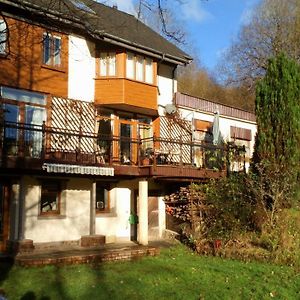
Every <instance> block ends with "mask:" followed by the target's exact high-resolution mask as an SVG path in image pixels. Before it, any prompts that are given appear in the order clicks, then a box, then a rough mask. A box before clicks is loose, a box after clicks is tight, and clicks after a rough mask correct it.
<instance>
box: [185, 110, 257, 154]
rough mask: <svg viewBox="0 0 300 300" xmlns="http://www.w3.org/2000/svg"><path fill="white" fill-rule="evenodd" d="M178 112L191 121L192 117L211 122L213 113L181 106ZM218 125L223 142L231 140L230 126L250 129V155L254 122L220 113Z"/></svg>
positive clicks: (252, 146)
mask: <svg viewBox="0 0 300 300" xmlns="http://www.w3.org/2000/svg"><path fill="white" fill-rule="evenodd" d="M180 112H181V115H182V117H183V118H185V119H187V120H190V121H192V119H193V118H194V119H198V120H203V121H209V122H213V120H214V114H212V113H204V112H197V111H192V110H189V109H183V108H180ZM219 126H220V131H221V134H222V138H223V140H224V141H225V142H229V141H231V140H232V139H231V137H230V126H234V127H240V128H244V129H250V130H251V142H250V153H251V155H252V153H253V148H254V141H255V135H256V131H257V127H256V123H254V122H251V121H246V120H241V119H235V118H231V117H227V116H223V115H220V118H219Z"/></svg>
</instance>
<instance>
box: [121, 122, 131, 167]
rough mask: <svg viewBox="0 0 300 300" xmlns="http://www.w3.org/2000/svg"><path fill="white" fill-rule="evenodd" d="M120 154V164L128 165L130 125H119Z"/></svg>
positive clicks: (129, 157)
mask: <svg viewBox="0 0 300 300" xmlns="http://www.w3.org/2000/svg"><path fill="white" fill-rule="evenodd" d="M120 138H121V141H120V154H121V162H122V163H125V164H130V160H131V156H130V150H131V147H130V138H131V125H130V124H124V123H121V124H120Z"/></svg>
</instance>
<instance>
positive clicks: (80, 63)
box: [68, 35, 96, 102]
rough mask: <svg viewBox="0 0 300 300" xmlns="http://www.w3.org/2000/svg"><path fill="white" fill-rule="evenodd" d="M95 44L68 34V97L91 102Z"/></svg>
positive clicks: (93, 86)
mask: <svg viewBox="0 0 300 300" xmlns="http://www.w3.org/2000/svg"><path fill="white" fill-rule="evenodd" d="M95 68H96V67H95V44H94V43H91V42H89V41H86V40H85V39H84V38H81V37H77V36H72V35H70V36H69V79H68V97H69V98H71V99H76V100H83V101H88V102H92V101H94V97H95V80H94V78H95Z"/></svg>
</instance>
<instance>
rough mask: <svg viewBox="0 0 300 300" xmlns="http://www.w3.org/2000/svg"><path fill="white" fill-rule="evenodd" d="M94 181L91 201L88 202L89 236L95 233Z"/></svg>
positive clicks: (94, 182)
mask: <svg viewBox="0 0 300 300" xmlns="http://www.w3.org/2000/svg"><path fill="white" fill-rule="evenodd" d="M95 228H96V181H93V183H92V190H91V201H90V235H95V233H96V230H95Z"/></svg>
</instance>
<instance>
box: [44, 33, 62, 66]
mask: <svg viewBox="0 0 300 300" xmlns="http://www.w3.org/2000/svg"><path fill="white" fill-rule="evenodd" d="M46 41H49V46H47V47H49V48H48V51H49V58H48V60H49V63H48V60H46V55H45V52H46V45H45V43H46ZM57 41H60V43H59V52H58V53H59V56H58V58H59V63H56V42H57ZM42 64H43V66H46V67H48V68H57V69H61V68H62V67H63V62H62V36H60V35H58V34H52V33H50V32H47V31H46V32H43V42H42Z"/></svg>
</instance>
